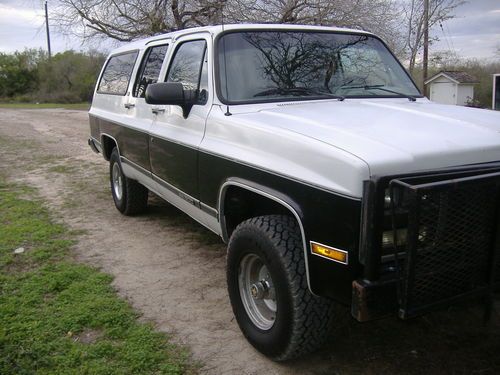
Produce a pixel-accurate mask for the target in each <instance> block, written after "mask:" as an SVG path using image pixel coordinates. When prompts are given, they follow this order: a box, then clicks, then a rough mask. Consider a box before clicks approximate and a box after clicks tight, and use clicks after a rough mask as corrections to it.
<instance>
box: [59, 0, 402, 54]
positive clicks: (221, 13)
mask: <svg viewBox="0 0 500 375" xmlns="http://www.w3.org/2000/svg"><path fill="white" fill-rule="evenodd" d="M58 4H59V5H58V7H57V9H56V10H55V14H54V15H53V17H52V18H53V19H54V20H55V21H56V22H55V23H57V24H58V25H59V27H60V28H61V29H62V30H63V31H65V32H68V33H74V34H77V35H78V36H80V37H82V38H83V39H84V40H87V41H88V40H95V39H99V38H112V39H115V40H118V41H131V40H134V39H137V38H140V37H144V36H149V35H155V34H159V33H163V32H168V31H172V30H178V29H184V28H187V27H193V26H202V25H210V24H219V23H222V22H225V23H242V22H250V23H255V22H264V23H270V22H273V23H295V24H316V25H329V26H330V25H334V26H340V27H351V28H359V29H364V30H369V31H373V32H375V33H377V34H378V35H381V36H382V37H383V38H384V39H386V40H387V41H389V43H390V45H391V47H393V48H394V47H395V46H396V45H395V43H394V41H396V40H398V39H400V38H398V37H397V36H396V35H397V29H398V27H397V26H399V25H397V21H396V20H397V19H398V14H397V10H398V8H397V7H396V6H395V2H394V0H267V1H264V0H59V2H58Z"/></svg>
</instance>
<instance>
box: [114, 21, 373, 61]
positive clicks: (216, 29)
mask: <svg viewBox="0 0 500 375" xmlns="http://www.w3.org/2000/svg"><path fill="white" fill-rule="evenodd" d="M256 29H259V30H262V29H268V30H311V31H312V30H314V31H333V32H335V31H338V32H352V33H357V34H360V33H362V34H367V35H373V34H372V33H369V32H366V31H363V30H355V29H347V28H341V27H328V26H311V25H295V24H293V25H292V24H267V23H263V24H256V23H252V24H244V23H243V24H229V25H224V26H222V25H217V26H204V27H193V28H189V29H183V30H178V31H172V32H170V33H165V34H159V35H155V36H152V37H149V38H144V39H140V40H137V41H133V42H130V43H127V44H125V45H123V46H120V47H118V48H116V49H114V50H113V51H112V53H113V54H115V53H119V52H125V51H129V50H131V49H139V48H142V47H144V46H145V45H146V44H148V43H150V42H154V41H155V40H161V39H165V38H168V37H172V38H175V37H176V36H181V35H186V34H193V33H201V32H208V33H210V34H212V35H214V36H215V35H217V34H219V33H221V32H223V31H227V30H256Z"/></svg>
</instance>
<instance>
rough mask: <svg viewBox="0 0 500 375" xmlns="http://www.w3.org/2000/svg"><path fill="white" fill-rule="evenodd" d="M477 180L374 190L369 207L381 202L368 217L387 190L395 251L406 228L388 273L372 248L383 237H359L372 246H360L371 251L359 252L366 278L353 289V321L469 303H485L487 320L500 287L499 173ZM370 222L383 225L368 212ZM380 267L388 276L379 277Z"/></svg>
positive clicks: (441, 179)
mask: <svg viewBox="0 0 500 375" xmlns="http://www.w3.org/2000/svg"><path fill="white" fill-rule="evenodd" d="M482 172H483V173H482V174H474V173H471V172H470V171H469V172H465V173H448V174H439V175H437V174H428V175H420V176H408V177H403V178H391V179H390V180H386V181H384V182H383V183H380V182H379V186H378V189H377V188H373V189H372V193H371V196H372V200H375V199H378V201H379V202H378V204H372V206H373V209H372V211H375V210H376V209H378V210H379V211H380V210H382V209H383V207H381V205H380V199H381V198H383V196H382V195H383V194H384V193H383V192H384V191H385V189H386V188H387V187H388V188H389V193H390V195H391V197H392V199H391V202H392V203H391V207H390V208H389V214H390V221H391V224H392V236H393V243H395V244H397V243H398V238H397V236H398V233H400V232H398V231H397V229H401V227H400V226H401V222H403V223H405V226H406V229H407V235H406V244H405V246H403V247H401V246H400V247H398V248H396V247H394V254H393V257H392V260H391V262H390V267H389V266H387V265H386V264H384V263H383V262H382V261H381V260H380V258H381V254H380V253H381V250H380V247H377V246H374V243H377V241H380V240H381V229H380V228H377V226H376V225H374V226H373V227H372V228H371V229H372V230H371V232H370V231H368V233H366V232H365V233H364V234H365V235H366V234H368V235H370V234H371V235H372V238H374V240H372V241H364V243H365V246H367V245H368V246H371V248H368V249H367V248H365V249H364V251H365V258H366V259H364V260H365V261H366V262H367V263H368V264H365V266H366V268H365V277H364V278H363V279H360V280H356V281H355V282H354V283H353V304H352V313H353V316H354V317H355V318H356V319H358V320H359V321H366V320H371V319H374V318H378V317H381V316H384V315H388V314H390V313H394V312H395V311H398V314H399V317H400V318H403V319H407V318H411V317H414V316H417V315H420V314H423V313H425V312H428V311H432V310H435V309H439V308H442V307H446V306H449V305H451V304H452V303H455V302H458V301H459V300H462V299H468V298H473V297H481V298H484V300H485V301H486V317H488V316H489V314H490V311H491V307H492V300H493V291H494V288H495V287H496V286H498V284H499V283H500V262H499V258H500V236H499V235H497V234H498V233H500V226H499V225H500V220H499V213H500V211H499V202H500V195H499V193H500V172H499V171H491V170H489V171H482ZM484 172H490V173H484ZM476 173H477V171H476ZM380 185H381V186H380ZM382 188H383V190H382ZM367 196H368V194H367ZM395 197H399V202H396V199H395ZM369 211H370V210H367V212H368V213H369ZM368 218H371V219H372V220H374V219H375V220H376V219H377V218H378V219H380V217H379V216H377V215H374V214H373V213H372V214H371V215H367V214H366V212H365V214H364V219H368ZM398 225H399V228H398ZM389 230H390V228H389ZM377 234H378V235H377ZM362 250H363V249H362ZM377 250H378V251H377ZM361 260H362V261H363V253H362V254H361ZM384 266H386V269H390V272H385V273H384V272H381V271H380V270H381V269H383V267H384ZM384 275H385V276H384ZM387 275H389V276H387Z"/></svg>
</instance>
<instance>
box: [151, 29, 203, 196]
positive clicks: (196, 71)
mask: <svg viewBox="0 0 500 375" xmlns="http://www.w3.org/2000/svg"><path fill="white" fill-rule="evenodd" d="M202 35H203V34H202ZM173 47H174V52H173V54H172V57H171V58H170V62H169V66H168V68H167V73H166V76H165V81H167V82H181V83H182V84H183V86H184V90H194V91H195V92H196V95H197V101H196V104H195V105H193V107H192V108H191V110H190V112H189V114H188V115H187V116H186V117H184V115H183V111H182V109H181V107H179V106H174V105H164V106H153V108H152V111H153V112H154V113H155V116H154V120H153V126H152V128H151V133H150V135H151V136H150V158H151V171H152V172H153V175H154V176H155V177H156V178H157V180H158V182H159V183H160V184H163V185H166V187H167V188H172V187H173V188H175V189H178V190H181V191H182V192H184V193H185V194H187V195H189V196H190V197H191V198H195V199H197V198H198V195H199V193H198V173H197V169H198V147H199V145H200V143H201V140H202V139H203V135H204V131H205V122H206V118H207V116H208V112H209V111H210V103H211V99H212V98H211V95H212V90H211V89H209V87H211V86H209V83H210V84H211V77H210V75H209V74H208V72H209V71H210V70H209V69H211V67H210V66H209V59H208V57H207V56H209V55H210V53H211V51H210V48H211V46H210V43H208V42H207V39H205V38H204V37H203V36H200V35H198V36H193V35H191V36H189V37H185V38H180V39H179V40H178V41H177V43H176V44H175V46H173ZM188 199H189V197H188Z"/></svg>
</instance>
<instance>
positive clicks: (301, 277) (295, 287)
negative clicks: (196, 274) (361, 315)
mask: <svg viewBox="0 0 500 375" xmlns="http://www.w3.org/2000/svg"><path fill="white" fill-rule="evenodd" d="M245 229H246V230H250V231H259V232H261V233H263V234H264V235H265V236H266V237H267V238H268V239H269V240H270V241H271V242H272V244H273V245H274V248H275V249H276V250H277V256H278V257H279V259H280V262H281V263H282V264H283V265H284V266H285V268H286V270H287V277H288V280H287V283H288V285H289V286H290V288H289V292H290V293H291V297H292V301H293V314H294V316H293V327H292V333H291V338H290V341H289V343H288V346H287V347H286V348H285V349H284V350H283V351H282V352H281V353H280V354H279V355H277V356H275V357H273V359H274V360H275V361H285V360H289V359H293V358H296V357H299V356H302V355H304V354H306V353H309V352H312V351H315V350H317V349H318V348H319V347H321V345H322V344H324V343H325V341H326V340H327V339H328V337H329V336H330V334H331V332H332V329H333V326H334V322H335V319H336V314H335V313H336V303H334V302H333V301H331V300H328V299H325V298H322V297H318V296H315V295H313V294H312V293H311V292H310V291H309V289H308V285H307V275H306V266H305V260H304V250H303V243H302V235H301V232H300V228H299V225H298V223H297V221H296V220H295V218H293V217H291V216H286V215H269V216H259V217H255V218H252V219H248V220H246V221H244V222H242V223H241V224H239V225H238V227H237V228H236V229H235V232H238V231H240V230H245ZM229 246H230V245H229Z"/></svg>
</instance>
